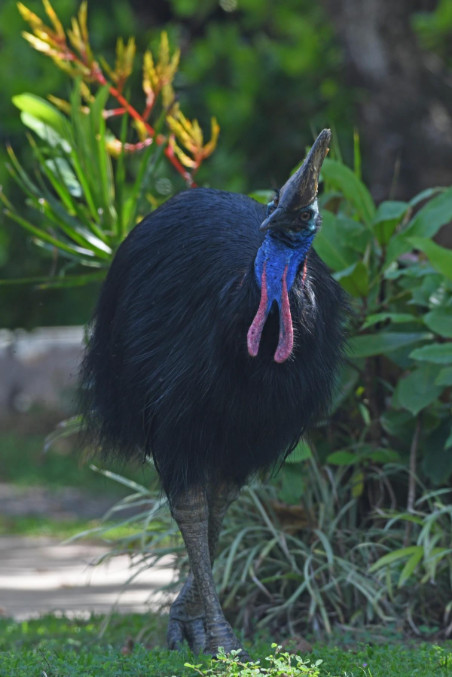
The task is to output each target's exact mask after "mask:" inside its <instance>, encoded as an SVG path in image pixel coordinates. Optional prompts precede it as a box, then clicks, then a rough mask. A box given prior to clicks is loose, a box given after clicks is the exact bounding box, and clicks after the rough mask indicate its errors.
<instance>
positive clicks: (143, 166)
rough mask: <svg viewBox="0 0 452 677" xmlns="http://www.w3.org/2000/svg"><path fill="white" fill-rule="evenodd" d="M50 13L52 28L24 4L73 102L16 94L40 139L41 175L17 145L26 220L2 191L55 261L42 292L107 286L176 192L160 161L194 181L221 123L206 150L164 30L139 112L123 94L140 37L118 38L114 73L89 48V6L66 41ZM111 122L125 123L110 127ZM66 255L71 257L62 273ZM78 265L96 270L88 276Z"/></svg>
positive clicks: (17, 177)
mask: <svg viewBox="0 0 452 677" xmlns="http://www.w3.org/2000/svg"><path fill="white" fill-rule="evenodd" d="M44 7H45V10H46V13H47V15H48V19H49V20H50V26H46V25H45V24H44V22H43V21H42V20H41V19H40V18H39V17H38V16H37V15H36V14H34V13H33V12H31V11H30V10H29V9H28V8H27V7H25V6H24V5H22V4H21V3H19V10H20V12H21V14H22V16H23V18H24V19H25V20H26V21H27V22H28V23H29V25H30V27H31V30H32V33H25V34H24V36H25V37H26V38H27V40H28V41H29V42H30V43H31V44H32V46H33V47H34V48H35V49H37V50H38V51H40V52H43V53H44V54H46V55H47V56H50V57H51V58H52V60H53V61H54V62H55V64H56V65H57V66H58V67H59V68H61V70H63V71H64V72H65V73H67V74H68V75H70V76H71V77H73V78H75V79H76V84H75V87H74V88H73V91H72V95H71V100H70V103H68V102H66V101H62V100H60V99H56V98H55V97H50V98H51V99H52V103H49V102H48V101H45V100H44V99H41V98H40V97H37V96H36V95H32V94H20V95H17V96H15V97H14V99H13V101H14V104H15V105H16V106H17V107H18V108H19V109H20V110H21V119H22V122H23V123H24V125H26V126H27V127H28V128H30V129H31V130H32V131H33V133H34V135H35V136H34V137H30V139H29V140H30V144H31V147H32V151H33V156H34V161H35V163H34V164H35V172H34V175H31V174H30V172H28V171H27V170H26V169H24V167H23V166H22V164H21V163H20V162H19V160H18V159H17V157H16V155H15V154H14V151H13V150H12V149H11V148H10V149H9V151H8V152H9V158H10V163H9V170H10V173H11V176H12V178H13V180H14V181H15V182H16V184H17V185H18V187H19V188H20V190H21V191H22V193H23V194H24V195H25V196H26V198H27V207H28V212H27V213H26V215H24V210H23V208H22V207H20V208H17V207H15V206H14V205H13V203H12V202H11V200H10V199H9V198H8V196H7V195H5V194H4V193H3V192H1V191H0V200H1V201H2V202H3V204H4V206H5V214H6V215H7V216H8V217H9V218H10V219H11V220H12V221H14V222H15V223H17V224H19V225H20V226H22V227H23V228H24V229H25V230H26V231H28V233H29V234H31V235H32V236H33V241H34V242H35V243H36V244H38V245H39V246H40V247H41V248H43V249H45V250H47V251H48V252H50V255H51V257H52V258H53V261H54V271H55V272H56V271H57V274H56V275H55V274H54V278H53V280H52V281H51V282H49V281H48V280H46V279H41V280H40V279H34V280H33V281H34V282H35V283H39V284H40V286H41V287H48V286H50V285H51V286H53V287H61V286H63V287H67V286H72V285H82V284H86V283H88V282H92V281H93V280H94V281H96V280H99V279H101V278H102V277H103V275H104V270H105V269H106V268H107V267H108V264H109V263H110V262H111V259H112V256H113V253H114V251H115V250H116V249H117V247H118V246H119V244H120V243H121V242H122V240H123V239H124V238H125V236H126V235H127V233H128V232H129V231H130V230H131V228H132V227H133V226H135V225H136V223H137V222H138V221H139V220H140V218H141V217H143V216H144V215H145V214H146V213H147V212H148V211H149V209H150V207H151V206H152V207H155V206H157V205H158V204H159V203H160V202H162V201H163V199H165V198H166V197H168V195H169V194H170V193H171V192H172V184H171V182H170V181H167V182H166V183H164V185H163V184H162V182H161V183H160V190H159V186H158V178H159V177H160V176H161V172H160V170H161V168H160V163H161V160H162V158H166V160H168V161H169V162H170V163H171V165H172V166H173V168H174V169H175V170H176V171H177V172H178V173H179V174H180V175H181V176H182V177H183V178H184V179H185V180H186V181H188V182H189V183H193V176H194V173H195V172H196V171H197V170H198V169H199V167H200V166H201V164H202V162H203V161H204V159H205V158H206V157H208V156H209V155H210V154H211V153H212V152H213V150H214V148H215V145H216V140H217V136H218V125H217V123H216V122H215V120H212V138H211V140H210V141H209V142H208V143H204V138H203V133H202V131H201V128H200V126H199V124H198V122H197V121H196V120H194V121H193V122H192V121H190V120H188V119H187V118H186V117H185V116H184V114H183V113H182V111H181V109H180V106H179V103H178V102H177V101H176V98H175V94H174V90H173V87H172V82H173V79H174V77H175V75H176V71H177V68H178V64H179V52H178V51H176V52H174V53H171V50H170V47H169V42H168V38H167V35H166V33H162V35H161V38H160V46H159V49H158V55H157V56H153V55H152V53H151V51H149V50H148V51H146V53H145V55H144V58H143V76H142V89H143V93H144V95H145V103H144V110H143V111H142V112H139V111H138V110H137V109H136V108H135V107H134V106H133V105H132V104H131V103H130V102H129V100H128V98H127V95H126V94H125V91H124V90H125V87H126V84H127V83H128V80H129V78H130V76H131V75H132V72H133V67H134V57H135V42H134V40H133V38H132V39H130V40H129V41H128V42H127V44H125V43H124V42H123V40H121V39H120V40H118V42H117V48H116V63H115V67H114V68H111V67H110V66H108V64H107V63H106V61H105V59H102V58H101V59H98V60H96V58H95V56H94V54H93V51H92V49H91V46H90V42H89V34H88V26H87V5H86V2H84V3H82V5H81V7H80V10H79V12H78V15H77V17H76V18H74V19H73V21H72V29H71V30H68V31H67V34H66V32H65V30H64V28H63V26H62V23H61V22H60V20H59V19H58V17H57V15H56V14H55V12H54V10H53V8H52V6H51V4H50V2H48V0H44ZM112 101H113V102H114V103H112ZM113 106H115V107H113ZM112 119H113V121H115V120H116V122H117V121H118V120H120V121H121V122H120V124H116V125H115V124H111V120H112ZM151 122H152V124H151ZM107 123H109V124H107ZM163 126H166V128H167V131H166V134H163V133H162V132H161V128H162V127H163ZM36 137H37V138H36ZM132 137H133V139H132ZM137 139H138V140H137ZM151 188H154V191H153V194H152V192H151ZM58 257H62V258H63V264H62V265H59V266H58V265H55V264H56V263H57V259H58ZM80 267H82V268H87V269H88V270H89V271H90V272H86V271H83V272H80ZM92 269H101V270H100V271H99V270H98V271H97V272H93V271H92ZM102 269H103V270H102ZM68 273H73V274H70V275H68ZM16 282H17V280H16Z"/></svg>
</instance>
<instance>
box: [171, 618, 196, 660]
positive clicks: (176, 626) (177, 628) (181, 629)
mask: <svg viewBox="0 0 452 677" xmlns="http://www.w3.org/2000/svg"><path fill="white" fill-rule="evenodd" d="M166 637H167V643H168V648H169V649H170V650H175V651H178V650H179V649H181V648H182V645H183V643H184V640H186V641H187V643H188V646H189V647H190V649H191V650H192V651H193V653H194V654H199V653H202V652H203V651H204V647H205V644H206V631H205V627H204V618H202V617H197V618H186V619H180V618H171V619H170V621H169V624H168V632H167V635H166Z"/></svg>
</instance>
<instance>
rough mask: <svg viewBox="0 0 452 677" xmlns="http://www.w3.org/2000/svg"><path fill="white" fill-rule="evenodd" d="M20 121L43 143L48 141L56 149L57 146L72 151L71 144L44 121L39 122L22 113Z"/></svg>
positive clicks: (28, 114) (31, 116)
mask: <svg viewBox="0 0 452 677" xmlns="http://www.w3.org/2000/svg"><path fill="white" fill-rule="evenodd" d="M20 119H21V120H22V123H23V124H24V125H25V126H26V127H28V128H29V129H31V130H32V131H33V132H34V133H35V134H37V136H39V138H40V139H43V141H46V143H47V144H48V145H49V146H52V147H55V146H61V147H62V148H63V149H64V150H65V151H69V150H70V148H71V147H70V145H69V143H68V142H67V141H66V140H65V139H63V137H62V136H60V134H58V132H56V131H55V130H54V129H53V128H52V127H50V125H46V124H45V122H42V120H38V118H35V117H34V116H33V115H30V113H21V114H20Z"/></svg>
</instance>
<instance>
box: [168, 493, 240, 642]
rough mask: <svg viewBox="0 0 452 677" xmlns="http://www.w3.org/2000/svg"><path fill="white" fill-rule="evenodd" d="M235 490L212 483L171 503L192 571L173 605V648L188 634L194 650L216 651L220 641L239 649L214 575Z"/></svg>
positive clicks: (170, 636) (171, 616)
mask: <svg viewBox="0 0 452 677" xmlns="http://www.w3.org/2000/svg"><path fill="white" fill-rule="evenodd" d="M236 494H237V490H236V489H235V488H234V489H232V488H228V487H218V486H217V487H215V488H214V487H212V490H211V491H209V492H208V493H206V492H205V491H204V490H203V489H199V488H198V489H191V490H189V491H187V492H186V493H185V494H183V495H182V496H180V497H179V498H178V499H177V501H175V502H173V504H172V506H171V509H172V513H173V517H174V519H175V520H176V522H177V524H178V526H179V529H180V531H181V534H182V536H183V539H184V541H185V545H186V548H187V553H188V558H189V561H190V567H191V571H192V573H191V574H190V576H189V578H188V580H187V582H186V583H185V585H184V587H183V589H182V591H181V593H180V594H179V596H178V598H177V599H176V601H175V602H174V604H173V606H172V607H171V612H170V623H169V627H168V645H169V647H170V648H179V647H180V645H181V644H182V641H183V639H184V638H185V639H187V641H188V643H189V645H190V648H191V649H192V650H193V651H196V652H199V651H205V652H206V653H211V654H216V653H217V650H218V647H220V646H222V647H224V649H225V651H231V650H232V649H240V648H241V647H240V644H239V642H238V640H237V638H236V637H235V635H234V633H233V631H232V628H231V626H230V625H229V623H228V622H227V621H226V619H225V618H224V615H223V611H222V609H221V606H220V602H219V600H218V595H217V592H216V589H215V584H214V581H213V577H212V561H213V557H214V553H215V548H216V544H217V540H218V535H219V532H220V528H221V523H222V521H223V517H224V515H225V513H226V510H227V508H228V506H229V504H230V503H231V501H232V500H233V498H234V497H235V496H236ZM209 497H210V501H209ZM199 590H201V591H202V594H201V595H200V594H199V592H198V591H199Z"/></svg>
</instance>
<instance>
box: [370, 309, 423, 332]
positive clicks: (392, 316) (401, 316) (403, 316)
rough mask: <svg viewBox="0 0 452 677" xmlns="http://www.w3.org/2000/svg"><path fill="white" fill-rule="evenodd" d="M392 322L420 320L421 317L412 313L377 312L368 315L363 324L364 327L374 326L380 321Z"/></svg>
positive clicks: (403, 322) (404, 322) (400, 322)
mask: <svg viewBox="0 0 452 677" xmlns="http://www.w3.org/2000/svg"><path fill="white" fill-rule="evenodd" d="M388 320H389V321H390V322H392V324H406V323H407V322H420V319H419V318H417V317H416V316H415V315H411V314H410V313H375V315H368V316H367V317H366V320H365V322H364V324H363V327H362V328H363V329H367V328H368V327H372V326H373V325H374V324H378V323H379V322H387V321H388Z"/></svg>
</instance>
